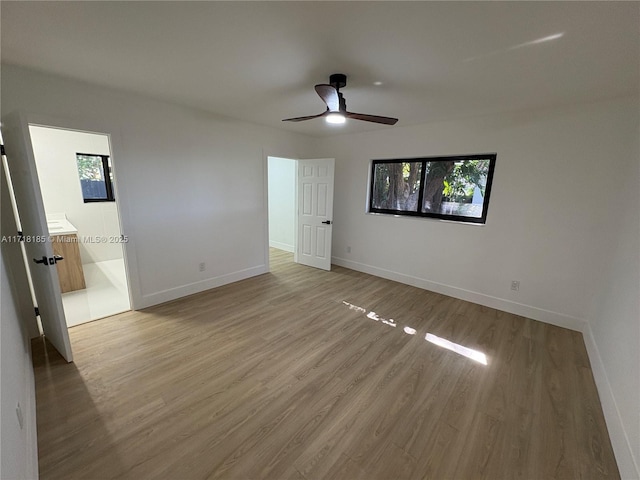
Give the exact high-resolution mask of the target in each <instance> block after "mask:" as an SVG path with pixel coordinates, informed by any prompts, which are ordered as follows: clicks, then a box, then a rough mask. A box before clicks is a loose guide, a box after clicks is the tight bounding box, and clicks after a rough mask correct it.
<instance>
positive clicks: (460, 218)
mask: <svg viewBox="0 0 640 480" xmlns="http://www.w3.org/2000/svg"><path fill="white" fill-rule="evenodd" d="M496 158H497V153H484V154H471V155H448V156H435V157H414V158H392V159H377V160H372V161H371V170H370V172H371V178H370V181H369V192H368V193H369V202H368V204H369V205H368V206H369V210H368V211H369V213H376V214H388V215H398V216H408V217H423V218H436V219H439V220H447V221H452V222H461V223H475V224H486V223H487V213H488V210H489V199H490V196H491V187H492V184H493V174H494V170H495V166H496ZM464 160H489V170H488V172H487V184H486V186H485V192H484V198H483V202H482V216H481V217H468V216H464V215H454V214H443V213H432V212H423V211H422V210H423V200H424V190H425V182H426V174H427V173H426V170H427V168H426V164H427V163H430V162H450V161H454V162H459V161H464ZM389 163H422V166H421V171H420V184H419V194H418V201H417V207H416V208H417V210H416V211H407V210H395V209H387V208H377V207H374V206H373V202H374V195H373V194H374V184H375V180H376V178H375V174H376V165H379V164H389Z"/></svg>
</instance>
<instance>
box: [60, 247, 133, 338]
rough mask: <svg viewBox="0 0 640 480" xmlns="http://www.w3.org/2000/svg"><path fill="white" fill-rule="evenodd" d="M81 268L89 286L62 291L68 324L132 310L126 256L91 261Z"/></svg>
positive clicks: (72, 324)
mask: <svg viewBox="0 0 640 480" xmlns="http://www.w3.org/2000/svg"><path fill="white" fill-rule="evenodd" d="M82 268H83V270H84V278H85V283H86V284H87V288H86V289H84V290H77V291H75V292H68V293H64V294H62V304H63V305H64V313H65V316H66V317H67V326H68V327H73V326H74V325H79V324H81V323H86V322H91V321H92V320H97V319H99V318H104V317H108V316H109V315H114V314H116V313H121V312H126V311H127V310H130V309H131V304H130V302H129V292H128V290H127V280H126V274H125V268H124V260H123V259H119V260H108V261H106V262H97V263H88V264H85V265H83V266H82Z"/></svg>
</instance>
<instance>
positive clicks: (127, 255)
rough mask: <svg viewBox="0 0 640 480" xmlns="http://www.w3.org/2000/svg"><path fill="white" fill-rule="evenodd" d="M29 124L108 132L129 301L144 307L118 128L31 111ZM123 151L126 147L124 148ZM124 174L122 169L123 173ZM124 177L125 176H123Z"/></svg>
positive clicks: (101, 123)
mask: <svg viewBox="0 0 640 480" xmlns="http://www.w3.org/2000/svg"><path fill="white" fill-rule="evenodd" d="M25 118H26V122H27V125H28V126H38V127H45V128H54V129H59V130H73V131H77V132H85V133H92V134H97V135H106V136H107V138H108V141H109V150H110V152H111V169H112V172H113V178H114V184H115V185H114V194H115V196H116V199H117V200H116V210H117V213H118V220H119V222H120V230H121V233H122V234H124V235H127V237H128V241H127V242H126V243H122V244H121V245H122V253H123V259H124V266H125V278H126V281H127V285H128V292H129V302H130V305H131V310H139V309H140V308H142V307H141V306H142V305H143V302H142V289H141V287H140V277H139V275H138V261H137V257H136V248H135V228H134V224H133V221H132V220H131V217H130V216H129V210H128V208H126V207H125V206H126V205H128V194H127V190H126V185H123V184H125V183H126V182H121V181H119V180H118V165H122V163H124V162H121V158H122V157H120V155H119V152H120V149H121V145H122V139H121V135H120V132H119V131H118V130H119V129H116V130H115V131H114V130H113V129H112V128H111V127H110V126H109V125H106V124H105V123H103V122H101V121H100V120H99V119H97V120H96V119H91V120H85V119H75V120H71V119H68V118H62V117H57V116H52V115H41V114H29V113H27V114H26V115H25ZM123 150H124V149H123ZM120 173H122V171H121V172H120ZM123 176H124V175H123Z"/></svg>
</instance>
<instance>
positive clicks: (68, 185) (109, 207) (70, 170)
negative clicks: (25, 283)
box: [29, 125, 131, 327]
mask: <svg viewBox="0 0 640 480" xmlns="http://www.w3.org/2000/svg"><path fill="white" fill-rule="evenodd" d="M29 133H30V135H31V140H32V145H33V151H34V156H35V161H36V167H37V171H38V178H39V182H40V190H41V193H42V198H43V202H44V208H45V213H46V216H47V225H48V228H49V234H50V236H51V238H52V242H53V246H54V250H56V248H57V249H59V252H64V255H62V256H64V257H65V260H64V262H61V263H60V264H59V265H58V275H59V277H60V284H61V285H60V286H61V291H62V292H63V293H62V302H63V306H64V312H65V316H66V319H67V326H68V327H72V326H74V325H78V324H81V323H85V322H89V321H92V320H97V319H99V318H103V317H107V316H109V315H114V314H116V313H121V312H124V311H127V310H130V309H131V301H130V291H129V283H128V278H127V272H126V265H125V259H124V250H123V242H125V241H127V238H126V237H124V236H123V235H122V234H121V232H122V229H121V226H120V215H119V212H118V198H117V188H116V182H117V180H116V179H115V178H114V175H113V171H112V169H111V150H110V143H109V135H107V134H102V133H89V132H82V131H76V130H68V129H61V128H54V127H49V126H39V125H30V126H29Z"/></svg>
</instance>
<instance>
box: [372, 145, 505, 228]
mask: <svg viewBox="0 0 640 480" xmlns="http://www.w3.org/2000/svg"><path fill="white" fill-rule="evenodd" d="M495 163H496V154H495V153H490V154H482V155H459V156H455V157H430V158H411V159H399V160H373V162H372V166H371V169H372V170H371V186H370V189H369V211H370V212H372V213H389V214H393V215H410V216H419V217H433V218H441V219H446V220H453V221H457V222H471V223H485V222H486V219H487V208H488V207H489V194H490V193H491V181H492V179H493V170H494V168H495Z"/></svg>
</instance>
